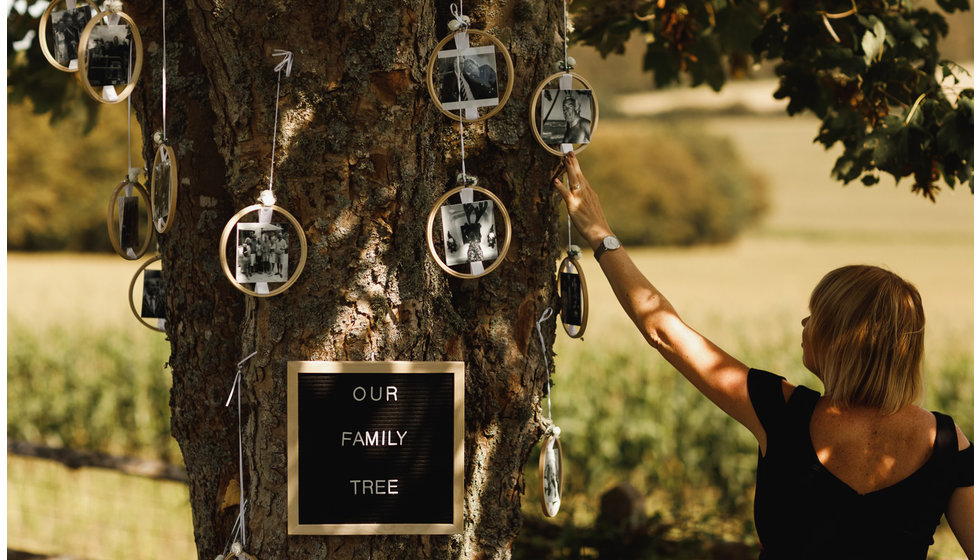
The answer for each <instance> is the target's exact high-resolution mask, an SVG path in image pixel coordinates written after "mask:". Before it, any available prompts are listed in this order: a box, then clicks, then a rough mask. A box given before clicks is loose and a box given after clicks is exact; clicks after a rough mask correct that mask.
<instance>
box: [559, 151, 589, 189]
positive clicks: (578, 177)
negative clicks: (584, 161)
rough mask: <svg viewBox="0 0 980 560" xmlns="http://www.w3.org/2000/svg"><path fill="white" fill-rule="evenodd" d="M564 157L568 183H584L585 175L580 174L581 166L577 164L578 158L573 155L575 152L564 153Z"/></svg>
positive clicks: (580, 184)
mask: <svg viewBox="0 0 980 560" xmlns="http://www.w3.org/2000/svg"><path fill="white" fill-rule="evenodd" d="M564 159H565V171H566V173H568V183H569V185H572V186H574V185H579V186H582V185H583V184H584V183H585V176H584V175H582V168H581V167H579V165H578V158H576V157H575V152H568V153H567V154H565V156H564Z"/></svg>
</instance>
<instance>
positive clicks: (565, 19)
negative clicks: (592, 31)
mask: <svg viewBox="0 0 980 560" xmlns="http://www.w3.org/2000/svg"><path fill="white" fill-rule="evenodd" d="M561 10H562V15H563V19H562V25H563V29H562V37H563V39H564V51H563V52H562V59H561V60H562V64H563V65H564V68H562V69H563V70H564V71H565V72H568V3H567V2H566V1H565V0H562V1H561Z"/></svg>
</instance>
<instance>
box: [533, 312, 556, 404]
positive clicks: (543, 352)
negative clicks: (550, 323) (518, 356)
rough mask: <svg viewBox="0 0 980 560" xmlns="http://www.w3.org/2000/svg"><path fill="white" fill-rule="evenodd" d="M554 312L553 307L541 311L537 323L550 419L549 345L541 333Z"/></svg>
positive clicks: (545, 394)
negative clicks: (544, 324)
mask: <svg viewBox="0 0 980 560" xmlns="http://www.w3.org/2000/svg"><path fill="white" fill-rule="evenodd" d="M553 314H554V310H553V309H552V308H550V307H549V308H548V309H545V310H544V312H543V313H541V318H540V319H538V324H537V325H536V327H537V329H538V340H540V341H541V356H542V357H543V358H544V369H545V371H547V372H548V382H547V383H546V384H545V386H544V396H545V397H547V399H548V420H551V366H549V365H548V347H547V346H545V344H544V335H543V334H542V333H541V323H543V322H545V321H547V320H548V319H551V316H552V315H553Z"/></svg>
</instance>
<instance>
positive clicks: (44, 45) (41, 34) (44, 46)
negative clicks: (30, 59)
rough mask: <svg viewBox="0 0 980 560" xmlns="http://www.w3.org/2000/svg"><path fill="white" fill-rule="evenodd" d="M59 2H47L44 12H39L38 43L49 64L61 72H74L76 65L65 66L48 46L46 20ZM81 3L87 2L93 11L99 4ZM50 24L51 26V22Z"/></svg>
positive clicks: (85, 0) (88, 0) (90, 0)
mask: <svg viewBox="0 0 980 560" xmlns="http://www.w3.org/2000/svg"><path fill="white" fill-rule="evenodd" d="M59 3H60V2H59V0H55V1H54V2H51V3H50V4H48V7H47V8H46V9H45V10H44V13H43V14H41V24H40V26H39V27H38V30H37V40H38V43H39V44H40V45H41V53H43V54H44V58H46V59H48V62H50V63H51V66H54V67H55V68H57V69H58V70H61V71H62V72H71V73H74V72H78V66H76V67H75V69H74V70H72V69H71V68H69V67H68V66H65V65H64V64H62V63H60V62H58V59H56V58H55V57H54V55H53V54H51V50H50V49H49V48H48V20H49V19H50V18H51V14H52V13H53V12H54V9H55V7H57V6H58V4H59ZM82 3H84V4H87V5H88V6H89V7H90V8H92V11H93V12H98V11H99V6H98V5H96V3H95V2H93V1H92V0H82ZM52 26H53V22H52ZM75 56H76V57H77V56H78V53H75ZM69 64H70V62H69Z"/></svg>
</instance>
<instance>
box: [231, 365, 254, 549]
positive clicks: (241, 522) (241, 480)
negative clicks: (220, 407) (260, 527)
mask: <svg viewBox="0 0 980 560" xmlns="http://www.w3.org/2000/svg"><path fill="white" fill-rule="evenodd" d="M256 354H258V352H252V353H251V354H249V355H248V356H246V357H245V358H244V359H243V360H242V361H240V362H238V372H237V373H236V374H235V381H234V383H232V385H231V394H229V395H228V400H227V401H226V402H225V407H227V406H228V405H230V404H231V397H232V396H234V395H235V392H236V391H235V390H236V389H237V390H238V391H237V392H238V521H237V522H236V523H237V524H238V526H239V527H238V531H239V536H241V538H242V540H241V542H242V545H243V546H244V544H245V467H244V461H243V459H242V366H243V365H244V364H245V362H247V361H249V360H251V359H252V358H253V357H254V356H255V355H256ZM232 534H234V530H233V532H232Z"/></svg>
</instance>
